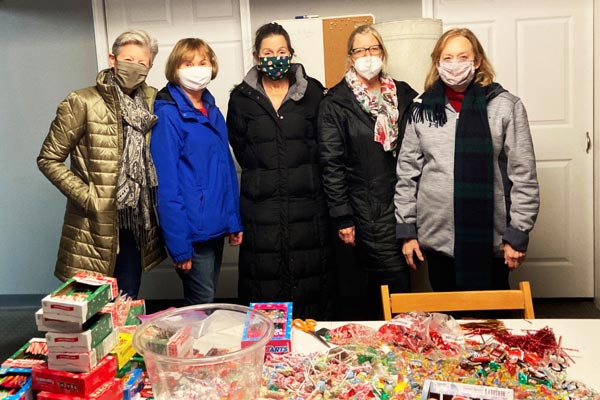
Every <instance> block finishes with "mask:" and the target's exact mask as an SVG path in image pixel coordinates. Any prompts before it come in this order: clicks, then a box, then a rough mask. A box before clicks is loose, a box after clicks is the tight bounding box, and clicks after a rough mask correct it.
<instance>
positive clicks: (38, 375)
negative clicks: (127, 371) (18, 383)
mask: <svg viewBox="0 0 600 400" xmlns="http://www.w3.org/2000/svg"><path fill="white" fill-rule="evenodd" d="M116 373H117V360H116V358H115V357H113V356H111V355H108V356H106V357H105V358H104V359H103V360H102V361H101V362H100V363H99V364H98V365H97V366H96V368H94V369H93V370H92V371H90V372H88V373H85V374H77V373H73V372H66V371H60V370H57V369H50V368H48V367H47V366H45V365H36V366H34V367H33V368H32V369H31V377H32V379H33V389H34V390H41V391H46V392H52V393H57V394H68V395H71V396H80V397H85V396H89V395H90V394H92V393H94V391H96V389H98V388H99V387H100V386H102V385H103V384H104V383H106V382H108V381H109V380H112V379H113V378H114V377H115V375H116Z"/></svg>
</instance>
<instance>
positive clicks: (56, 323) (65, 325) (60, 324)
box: [35, 308, 83, 332]
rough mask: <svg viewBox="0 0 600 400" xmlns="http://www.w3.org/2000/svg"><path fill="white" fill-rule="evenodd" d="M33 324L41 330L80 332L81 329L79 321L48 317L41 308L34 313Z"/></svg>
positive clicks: (81, 325)
mask: <svg viewBox="0 0 600 400" xmlns="http://www.w3.org/2000/svg"><path fill="white" fill-rule="evenodd" d="M35 324H36V325H37V329H38V331H42V332H81V331H82V330H83V324H82V323H81V322H73V321H63V320H60V319H53V318H48V317H46V316H45V315H44V310H42V309H41V308H40V309H39V310H37V311H36V313H35Z"/></svg>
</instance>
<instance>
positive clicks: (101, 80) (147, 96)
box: [96, 68, 156, 112]
mask: <svg viewBox="0 0 600 400" xmlns="http://www.w3.org/2000/svg"><path fill="white" fill-rule="evenodd" d="M112 74H113V72H112V68H107V69H103V70H102V71H100V72H99V73H98V76H97V77H96V90H98V93H100V96H102V99H103V100H104V102H105V103H106V105H107V106H108V108H109V109H110V110H112V111H113V112H116V110H117V108H118V103H119V97H118V96H117V93H116V92H115V90H117V88H116V87H115V85H111V84H109V83H108V82H109V79H110V77H111V76H112ZM137 90H141V91H142V94H143V95H144V101H145V102H146V104H148V107H149V110H150V112H153V110H154V98H155V97H156V89H154V88H153V87H152V86H148V85H147V84H146V82H144V83H142V85H141V86H140V87H139V88H138V89H137Z"/></svg>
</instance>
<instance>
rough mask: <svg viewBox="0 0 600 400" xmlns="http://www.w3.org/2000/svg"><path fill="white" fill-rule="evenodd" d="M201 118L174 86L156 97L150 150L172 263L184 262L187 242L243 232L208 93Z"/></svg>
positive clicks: (229, 162)
mask: <svg viewBox="0 0 600 400" xmlns="http://www.w3.org/2000/svg"><path fill="white" fill-rule="evenodd" d="M202 101H203V103H204V105H205V107H206V109H207V111H208V117H205V116H204V115H203V114H202V113H201V112H200V111H198V110H197V109H195V108H194V106H193V105H192V103H191V101H190V99H189V98H188V97H187V95H186V94H185V93H184V92H183V90H181V88H180V87H179V86H177V85H172V84H170V83H169V84H167V87H165V88H164V89H162V90H161V91H160V92H159V94H158V96H157V97H156V102H155V103H154V112H155V114H156V115H157V116H158V123H157V124H156V125H155V126H154V128H153V130H152V140H151V143H150V150H151V152H152V157H153V159H154V164H155V165H156V172H157V175H158V199H157V204H158V219H159V223H160V227H161V229H162V233H163V236H164V239H165V242H166V244H167V249H168V250H169V254H170V256H171V258H172V259H173V261H175V262H181V261H185V260H188V259H190V258H191V257H192V255H193V253H194V249H193V243H196V242H205V241H207V240H209V239H212V238H215V237H218V236H222V235H225V234H228V233H234V232H241V231H242V230H243V228H242V223H241V218H240V213H239V191H238V181H237V174H236V171H235V165H234V163H233V158H232V157H231V153H230V151H229V144H228V138H227V126H226V125H225V119H224V118H223V114H221V111H220V110H219V108H218V107H217V106H216V105H215V99H214V97H213V96H212V95H211V94H210V92H209V91H208V90H205V91H204V93H203V95H202Z"/></svg>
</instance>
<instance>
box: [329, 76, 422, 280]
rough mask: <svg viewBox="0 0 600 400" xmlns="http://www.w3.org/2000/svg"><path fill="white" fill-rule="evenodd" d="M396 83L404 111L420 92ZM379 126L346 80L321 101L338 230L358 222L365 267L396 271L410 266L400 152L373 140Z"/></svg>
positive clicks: (358, 242)
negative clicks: (402, 238)
mask: <svg viewBox="0 0 600 400" xmlns="http://www.w3.org/2000/svg"><path fill="white" fill-rule="evenodd" d="M395 84H396V92H397V94H398V111H399V113H400V116H402V115H403V114H404V113H405V111H406V109H407V108H408V106H409V105H410V104H411V102H412V99H413V98H414V97H415V96H416V95H417V93H416V92H415V91H414V90H413V89H412V88H411V87H410V86H409V85H407V84H406V83H404V82H398V81H395ZM403 121H405V119H403V118H401V119H400V122H399V124H400V125H401V126H400V127H399V138H398V143H400V142H401V140H402V133H403V132H404V124H405V122H403ZM374 128H375V121H374V119H373V118H371V116H370V115H368V114H367V113H366V112H365V111H363V110H362V109H361V107H360V105H359V104H358V102H357V101H356V100H355V98H354V94H353V93H352V90H351V89H350V88H349V87H348V85H347V84H346V81H345V80H342V81H341V82H340V83H338V84H337V85H336V86H334V87H333V88H332V89H331V90H330V91H329V92H328V94H327V96H326V97H325V99H324V100H323V101H322V102H321V109H320V112H319V142H320V143H319V146H320V154H321V163H322V166H323V184H324V188H325V193H326V194H327V202H328V205H329V215H330V216H331V217H332V219H333V220H334V221H335V225H336V228H338V229H340V228H346V227H349V226H354V227H355V235H356V238H355V241H356V247H357V249H359V250H360V254H359V255H360V258H361V259H360V261H359V262H360V264H361V265H360V267H362V268H364V269H365V270H370V271H390V272H391V271H398V270H400V269H404V268H406V264H405V262H404V257H403V255H402V251H401V248H400V247H401V245H400V244H399V242H398V241H397V240H396V231H395V229H396V221H395V217H394V188H395V185H396V154H397V151H394V152H392V151H390V152H385V151H384V150H383V147H382V145H381V144H379V143H377V142H375V141H374V140H373V131H374ZM399 148H400V146H399V145H398V147H397V150H398V149H399Z"/></svg>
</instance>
